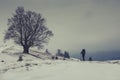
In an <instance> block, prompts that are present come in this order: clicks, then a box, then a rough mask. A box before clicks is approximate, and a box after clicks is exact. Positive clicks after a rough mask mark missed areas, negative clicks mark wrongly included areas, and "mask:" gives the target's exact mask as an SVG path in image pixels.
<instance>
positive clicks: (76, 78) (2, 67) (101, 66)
mask: <svg viewBox="0 0 120 80" xmlns="http://www.w3.org/2000/svg"><path fill="white" fill-rule="evenodd" d="M0 50H1V52H0V80H120V61H119V60H114V61H105V62H99V61H92V62H89V61H85V62H83V61H79V60H77V59H72V60H50V59H41V58H35V57H33V56H31V55H24V57H23V59H24V60H23V61H21V62H18V61H17V59H18V55H15V54H14V55H13V53H15V52H16V51H18V52H19V51H20V50H17V49H13V47H10V48H8V47H7V48H2V49H0ZM2 60H4V62H2Z"/></svg>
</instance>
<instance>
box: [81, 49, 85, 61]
mask: <svg viewBox="0 0 120 80" xmlns="http://www.w3.org/2000/svg"><path fill="white" fill-rule="evenodd" d="M85 54H86V51H85V49H82V51H81V55H82V60H83V61H85Z"/></svg>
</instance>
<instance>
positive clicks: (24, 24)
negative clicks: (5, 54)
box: [4, 7, 53, 53]
mask: <svg viewBox="0 0 120 80" xmlns="http://www.w3.org/2000/svg"><path fill="white" fill-rule="evenodd" d="M8 26H9V28H8V30H7V32H6V34H5V38H4V39H5V40H6V39H13V40H14V41H15V43H17V44H19V45H21V46H23V53H29V48H30V47H35V46H36V47H38V48H42V47H43V46H44V45H43V43H47V42H48V40H49V39H50V37H51V36H53V33H52V31H50V30H49V29H48V27H46V26H45V19H44V18H43V17H42V16H41V14H39V13H36V12H33V11H25V10H24V7H18V8H17V9H16V12H15V14H13V17H11V18H9V19H8Z"/></svg>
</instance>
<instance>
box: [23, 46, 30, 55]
mask: <svg viewBox="0 0 120 80" xmlns="http://www.w3.org/2000/svg"><path fill="white" fill-rule="evenodd" d="M23 53H26V54H29V47H28V46H23Z"/></svg>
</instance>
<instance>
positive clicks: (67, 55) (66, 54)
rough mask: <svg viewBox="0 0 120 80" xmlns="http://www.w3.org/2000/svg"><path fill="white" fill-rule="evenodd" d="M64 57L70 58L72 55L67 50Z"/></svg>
mask: <svg viewBox="0 0 120 80" xmlns="http://www.w3.org/2000/svg"><path fill="white" fill-rule="evenodd" d="M64 58H68V59H69V58H70V55H69V53H68V52H67V51H65V52H64Z"/></svg>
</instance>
